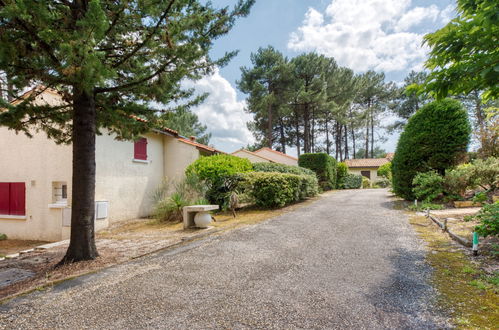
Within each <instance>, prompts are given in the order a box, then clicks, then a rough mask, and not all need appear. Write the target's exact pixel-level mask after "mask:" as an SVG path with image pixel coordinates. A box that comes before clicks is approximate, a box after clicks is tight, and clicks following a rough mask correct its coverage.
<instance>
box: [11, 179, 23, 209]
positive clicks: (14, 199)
mask: <svg viewBox="0 0 499 330" xmlns="http://www.w3.org/2000/svg"><path fill="white" fill-rule="evenodd" d="M10 214H11V215H26V186H25V184H24V182H11V183H10Z"/></svg>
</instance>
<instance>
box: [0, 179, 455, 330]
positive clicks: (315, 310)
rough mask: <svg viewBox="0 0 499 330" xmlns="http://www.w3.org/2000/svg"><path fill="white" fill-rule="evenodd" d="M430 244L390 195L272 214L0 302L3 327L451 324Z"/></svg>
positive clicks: (342, 194)
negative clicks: (435, 281) (428, 257)
mask: <svg viewBox="0 0 499 330" xmlns="http://www.w3.org/2000/svg"><path fill="white" fill-rule="evenodd" d="M424 253H425V252H424V250H423V249H422V248H421V242H420V241H419V240H418V239H417V238H416V236H415V234H414V232H413V230H412V228H411V227H410V225H409V224H408V221H407V217H406V215H404V213H403V212H402V211H396V210H394V209H392V207H391V202H390V200H389V198H388V192H387V191H386V190H381V189H377V190H361V191H348V190H346V191H339V192H334V193H332V194H328V195H326V196H324V197H323V198H321V199H320V200H318V201H317V202H315V203H313V204H311V205H308V206H306V207H303V208H301V209H298V210H296V211H294V212H291V213H288V214H285V215H282V216H280V217H278V218H275V219H273V220H270V221H267V222H264V223H261V224H258V225H254V226H250V227H246V228H244V229H239V230H234V231H232V232H229V233H226V234H224V235H219V236H212V237H210V238H207V239H204V240H200V241H197V242H193V243H190V244H186V245H184V246H181V247H179V248H176V249H173V250H167V251H164V252H160V253H158V254H156V255H152V256H149V257H144V258H140V259H137V260H135V261H133V262H129V263H126V264H123V265H120V266H116V267H113V268H110V269H108V270H105V271H102V272H99V273H97V274H93V275H88V276H84V277H80V278H77V279H74V280H70V281H66V282H64V283H61V284H59V285H57V286H56V287H54V288H52V289H50V290H48V291H46V292H36V293H33V294H30V295H28V296H25V297H22V298H18V299H16V300H13V301H11V302H9V303H7V304H4V305H2V306H0V327H1V328H9V329H13V328H16V329H18V328H69V329H81V328H101V329H102V328H106V329H123V328H132V329H137V328H166V329H186V328H189V329H208V328H230V329H245V328H252V329H253V328H260V329H274V328H275V329H292V328H328V329H331V328H333V329H334V328H341V329H345V328H349V329H383V328H390V329H394V328H404V329H409V328H418V329H421V328H430V329H434V328H447V327H448V325H447V323H446V319H445V317H443V316H442V315H438V314H435V313H433V312H432V311H431V308H430V307H431V306H430V302H431V300H432V299H433V297H434V296H435V292H434V290H433V289H432V288H431V286H429V285H428V284H427V283H426V281H427V279H428V278H429V276H430V274H431V269H429V267H428V266H427V265H426V264H425V263H424Z"/></svg>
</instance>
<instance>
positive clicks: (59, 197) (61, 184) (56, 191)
mask: <svg viewBox="0 0 499 330" xmlns="http://www.w3.org/2000/svg"><path fill="white" fill-rule="evenodd" d="M52 203H55V204H67V203H68V185H67V183H66V182H65V181H54V182H52Z"/></svg>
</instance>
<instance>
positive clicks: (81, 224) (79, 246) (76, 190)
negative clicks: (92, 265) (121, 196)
mask: <svg viewBox="0 0 499 330" xmlns="http://www.w3.org/2000/svg"><path fill="white" fill-rule="evenodd" d="M73 93H74V95H73V135H72V139H73V141H72V143H73V181H72V199H71V236H70V238H71V239H70V242H69V247H68V250H67V252H66V255H65V256H64V258H63V259H62V260H61V262H60V263H61V264H63V263H69V262H75V261H81V260H92V259H95V258H96V257H97V256H98V254H97V248H96V246H95V233H94V213H95V133H96V112H95V103H94V97H93V95H92V94H91V93H89V92H86V91H82V90H78V89H77V88H74V90H73Z"/></svg>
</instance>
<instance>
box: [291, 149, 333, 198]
mask: <svg viewBox="0 0 499 330" xmlns="http://www.w3.org/2000/svg"><path fill="white" fill-rule="evenodd" d="M298 165H299V166H301V167H305V168H308V169H311V170H312V171H314V172H315V174H317V179H318V180H319V185H320V186H321V188H322V189H323V190H330V189H333V188H335V187H336V160H335V159H334V158H333V157H331V156H329V155H328V154H326V153H315V154H303V155H300V157H299V158H298Z"/></svg>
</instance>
